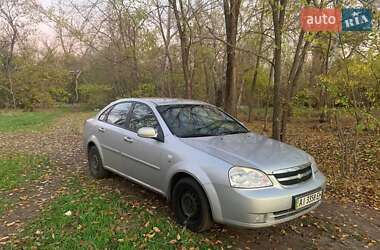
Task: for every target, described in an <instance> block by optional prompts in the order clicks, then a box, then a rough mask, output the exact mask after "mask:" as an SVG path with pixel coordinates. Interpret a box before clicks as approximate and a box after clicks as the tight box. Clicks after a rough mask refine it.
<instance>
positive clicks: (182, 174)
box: [167, 170, 222, 221]
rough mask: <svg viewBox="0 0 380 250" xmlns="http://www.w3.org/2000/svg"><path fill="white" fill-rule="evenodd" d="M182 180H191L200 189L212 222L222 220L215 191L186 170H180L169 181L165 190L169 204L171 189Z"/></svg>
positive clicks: (211, 186) (208, 184)
mask: <svg viewBox="0 0 380 250" xmlns="http://www.w3.org/2000/svg"><path fill="white" fill-rule="evenodd" d="M182 178H191V179H193V180H194V181H195V182H197V183H198V184H199V186H200V187H201V189H202V190H203V192H204V194H205V195H206V198H207V201H208V203H209V206H210V210H211V211H210V213H211V216H212V218H213V219H214V221H220V219H221V218H222V211H221V207H220V202H219V199H218V197H217V194H216V191H215V189H214V187H213V185H212V184H211V183H206V184H204V183H202V181H201V180H200V179H199V178H197V177H196V176H195V175H193V174H192V173H190V172H188V171H186V170H180V171H178V172H176V173H174V174H173V175H172V176H171V178H170V181H169V185H168V189H167V199H168V201H169V202H171V199H172V193H173V188H174V186H175V184H176V183H177V182H178V181H179V180H180V179H182Z"/></svg>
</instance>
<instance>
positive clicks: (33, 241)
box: [9, 178, 215, 249]
mask: <svg viewBox="0 0 380 250" xmlns="http://www.w3.org/2000/svg"><path fill="white" fill-rule="evenodd" d="M86 182H87V181H83V180H79V179H77V178H73V179H71V180H70V181H69V184H68V186H67V188H66V189H65V190H66V192H65V194H63V195H62V196H61V197H59V198H57V199H56V200H55V201H53V203H52V204H51V205H50V206H49V207H48V208H47V209H46V210H45V211H44V213H43V214H42V215H41V216H40V217H39V218H38V219H37V220H35V221H34V222H32V223H31V224H29V225H28V226H27V227H26V229H25V231H24V232H23V235H22V236H21V245H22V246H23V247H26V248H35V247H37V248H38V249H180V248H182V247H185V248H186V249H189V248H192V247H194V248H199V249H212V248H215V246H213V245H212V243H211V241H209V240H208V239H206V238H205V235H204V234H194V233H192V232H190V231H188V230H183V228H181V227H179V226H177V225H176V224H175V222H174V221H172V219H171V218H170V217H168V215H162V214H161V215H160V213H159V212H151V211H150V210H151V209H150V208H149V206H145V205H144V203H143V202H140V201H138V200H133V197H128V198H125V197H124V198H122V197H121V196H120V194H118V193H116V192H112V191H111V192H110V191H100V190H99V188H96V185H94V184H93V183H92V184H91V183H90V184H86ZM69 211H70V213H71V215H67V213H68V212H69ZM65 214H66V215H65ZM9 247H10V248H11V247H12V246H9ZM13 247H16V248H17V246H13Z"/></svg>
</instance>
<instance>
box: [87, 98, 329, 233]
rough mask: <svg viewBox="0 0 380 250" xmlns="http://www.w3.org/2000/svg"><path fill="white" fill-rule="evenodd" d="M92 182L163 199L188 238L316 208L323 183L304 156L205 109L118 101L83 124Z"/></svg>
mask: <svg viewBox="0 0 380 250" xmlns="http://www.w3.org/2000/svg"><path fill="white" fill-rule="evenodd" d="M84 135H85V145H86V148H87V152H88V160H89V161H88V162H89V170H90V173H91V175H93V176H94V177H95V178H103V177H106V176H107V175H108V174H109V172H113V173H116V174H118V175H121V176H124V177H126V178H128V179H130V180H132V181H134V182H136V183H138V184H141V185H143V186H145V187H147V188H149V189H151V190H153V191H156V192H158V193H160V194H162V195H163V196H165V197H166V198H167V199H168V200H169V201H170V205H171V207H172V209H173V211H174V214H175V217H176V220H177V222H178V223H180V224H181V225H185V226H186V227H187V228H189V229H191V230H193V231H197V232H199V231H204V230H206V229H208V228H210V226H211V225H212V222H213V221H215V222H219V223H223V224H229V225H234V226H239V227H246V228H257V227H267V226H272V225H275V224H278V223H282V222H285V221H289V220H292V219H294V218H297V217H299V216H301V215H303V214H305V213H307V212H309V211H311V210H313V209H315V208H316V207H317V206H318V205H320V204H321V200H322V193H323V192H324V189H325V183H326V178H325V177H324V175H323V174H322V173H321V171H319V170H318V168H317V165H316V163H315V161H314V159H313V157H311V156H310V155H309V154H307V153H305V152H304V151H302V150H300V149H297V148H295V147H293V146H290V145H287V144H285V143H282V142H279V141H276V140H272V139H269V138H267V137H264V136H262V135H258V134H255V133H252V132H250V131H249V130H248V129H247V128H246V127H245V126H244V125H243V124H242V123H240V122H239V121H238V120H236V119H235V118H233V117H231V116H230V115H228V114H226V113H225V112H223V111H222V110H220V109H218V108H217V107H215V106H212V105H210V104H207V103H204V102H200V101H192V100H181V99H122V100H118V101H115V102H113V103H111V104H109V105H108V106H107V107H105V108H104V109H103V110H102V111H100V112H99V113H98V114H97V115H96V116H95V117H93V118H91V119H89V120H87V121H86V124H85V133H84Z"/></svg>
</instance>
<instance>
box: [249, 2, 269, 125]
mask: <svg viewBox="0 0 380 250" xmlns="http://www.w3.org/2000/svg"><path fill="white" fill-rule="evenodd" d="M264 3H265V1H263V5H264ZM264 13H265V11H264V9H263V10H262V12H261V16H260V24H259V26H260V28H259V32H260V40H259V47H258V51H257V56H256V63H255V68H254V73H253V78H252V85H251V89H250V94H251V95H252V97H251V100H250V101H249V114H248V121H249V122H251V120H252V118H251V114H252V108H253V99H254V98H253V97H254V93H255V89H256V85H257V76H258V74H259V69H260V59H261V58H260V55H261V53H262V50H263V44H264V34H262V33H263V32H264V30H263V26H264Z"/></svg>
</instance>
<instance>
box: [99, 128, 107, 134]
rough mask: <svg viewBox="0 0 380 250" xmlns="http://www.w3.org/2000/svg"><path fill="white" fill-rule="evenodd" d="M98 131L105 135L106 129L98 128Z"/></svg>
mask: <svg viewBox="0 0 380 250" xmlns="http://www.w3.org/2000/svg"><path fill="white" fill-rule="evenodd" d="M98 130H99V132H102V133H104V132H105V131H106V130H105V128H98Z"/></svg>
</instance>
